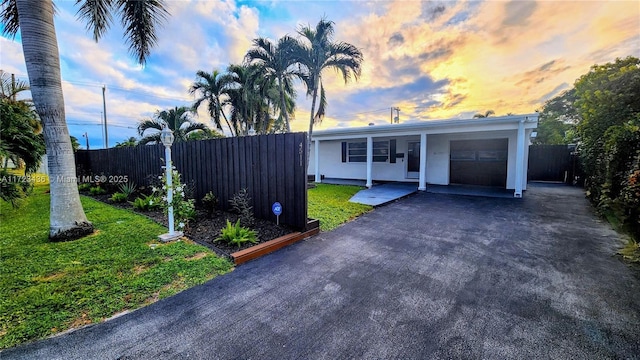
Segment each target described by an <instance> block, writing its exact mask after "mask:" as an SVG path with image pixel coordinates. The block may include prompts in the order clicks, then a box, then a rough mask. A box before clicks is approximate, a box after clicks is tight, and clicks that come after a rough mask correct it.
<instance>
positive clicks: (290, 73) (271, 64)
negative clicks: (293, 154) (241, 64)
mask: <svg viewBox="0 0 640 360" xmlns="http://www.w3.org/2000/svg"><path fill="white" fill-rule="evenodd" d="M296 45H297V41H296V39H294V38H292V37H290V36H286V35H285V36H283V37H282V38H280V39H279V40H278V43H277V44H274V43H273V42H271V40H269V39H265V38H257V39H254V40H253V48H251V49H249V51H248V52H247V55H245V63H246V64H247V65H257V66H258V68H259V69H260V71H261V72H262V74H263V76H264V77H266V78H267V79H269V80H274V81H277V86H278V92H279V97H280V101H279V105H278V109H279V111H280V115H279V117H280V118H281V119H283V121H284V126H285V128H286V130H287V132H290V131H291V126H290V121H289V114H291V113H293V110H294V108H292V107H291V106H288V105H287V99H286V98H287V97H289V98H295V89H294V88H293V78H295V77H298V78H303V76H304V75H303V74H302V73H301V72H300V71H299V69H298V68H297V67H296V66H295V65H296V64H297V62H296V58H295V57H294V56H293V54H294V50H295V48H296ZM289 105H290V104H289Z"/></svg>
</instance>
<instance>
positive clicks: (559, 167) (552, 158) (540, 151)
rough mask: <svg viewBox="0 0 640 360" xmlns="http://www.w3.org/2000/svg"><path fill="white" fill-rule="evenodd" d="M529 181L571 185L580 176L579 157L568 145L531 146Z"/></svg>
mask: <svg viewBox="0 0 640 360" xmlns="http://www.w3.org/2000/svg"><path fill="white" fill-rule="evenodd" d="M528 174H529V180H539V181H562V182H566V183H568V184H571V183H572V182H573V181H574V177H575V176H577V175H579V169H578V162H577V155H575V154H574V153H573V152H572V149H571V148H570V147H569V146H567V145H531V146H529V172H528Z"/></svg>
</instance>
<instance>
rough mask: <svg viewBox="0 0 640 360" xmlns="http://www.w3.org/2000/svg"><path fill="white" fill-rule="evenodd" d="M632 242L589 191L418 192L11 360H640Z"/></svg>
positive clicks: (638, 289)
mask: <svg viewBox="0 0 640 360" xmlns="http://www.w3.org/2000/svg"><path fill="white" fill-rule="evenodd" d="M621 241H622V240H621V239H620V238H619V237H618V236H617V235H616V233H615V232H613V231H612V230H611V229H610V228H609V227H608V226H607V225H606V224H604V223H603V222H602V221H600V220H598V218H597V217H596V216H595V215H594V214H593V211H592V210H591V208H590V207H589V205H588V203H587V201H586V200H585V198H584V193H583V192H582V191H581V190H580V189H575V188H571V187H564V186H557V185H553V186H551V185H531V186H530V188H529V190H528V191H527V192H526V193H525V197H524V199H520V200H518V199H497V198H481V197H465V196H455V195H442V194H425V193H420V194H417V195H414V196H411V197H409V198H406V199H403V200H400V201H398V202H395V203H392V204H390V205H387V206H384V207H381V208H378V209H376V210H375V211H373V212H371V213H369V214H366V215H364V216H362V217H360V218H359V219H357V220H355V221H353V222H351V223H349V224H347V225H344V226H342V227H340V228H339V229H337V230H335V231H332V232H328V233H322V234H320V235H318V236H316V237H314V238H311V239H308V240H306V241H304V242H301V243H298V244H296V245H293V246H290V247H288V248H286V249H283V250H281V251H279V252H277V253H275V254H272V255H269V256H266V257H264V258H261V259H258V260H255V261H252V262H250V263H248V264H246V265H242V266H240V267H238V268H237V269H236V270H234V271H233V272H232V273H230V274H228V275H225V276H221V277H219V278H216V279H214V280H212V281H210V282H208V283H207V284H204V285H202V286H198V287H195V288H192V289H190V290H187V291H184V292H182V293H180V294H178V295H176V296H173V297H171V298H167V299H164V300H162V301H159V302H157V303H155V304H152V305H150V306H147V307H145V308H143V309H140V310H138V311H134V312H132V313H129V314H126V315H123V316H121V317H118V318H116V319H113V320H110V321H107V322H105V323H102V324H98V325H94V326H89V327H86V328H83V329H80V330H77V331H74V332H71V333H68V334H65V335H61V336H57V337H54V338H49V339H46V340H43V341H38V342H35V343H32V344H27V345H23V346H21V347H18V348H13V349H9V350H6V351H4V352H1V353H0V359H3V360H4V359H14V358H27V359H138V358H143V359H154V360H160V359H180V358H192V359H217V358H220V359H350V358H365V359H389V358H402V359H431V358H433V359H437V358H442V359H449V358H452V359H513V358H535V359H567V358H572V359H604V358H638V357H639V356H640V355H639V354H640V278H639V277H638V276H637V272H636V271H634V270H631V269H630V268H628V267H627V266H626V265H625V264H623V263H622V262H621V261H620V260H619V259H618V258H617V257H616V256H614V254H615V252H616V249H617V248H618V247H619V246H621V244H622V242H621Z"/></svg>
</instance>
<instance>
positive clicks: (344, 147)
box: [342, 141, 347, 162]
mask: <svg viewBox="0 0 640 360" xmlns="http://www.w3.org/2000/svg"><path fill="white" fill-rule="evenodd" d="M342 162H347V142H346V141H343V142H342Z"/></svg>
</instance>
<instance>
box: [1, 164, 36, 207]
mask: <svg viewBox="0 0 640 360" xmlns="http://www.w3.org/2000/svg"><path fill="white" fill-rule="evenodd" d="M32 189H33V183H32V182H31V181H29V179H28V177H27V176H16V175H13V174H11V173H9V172H7V171H5V170H2V169H0V199H2V200H4V201H6V202H8V203H10V204H11V206H12V207H14V208H18V207H19V206H20V202H21V201H22V199H24V198H25V197H27V196H28V195H29V194H30V193H31V190H32Z"/></svg>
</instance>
